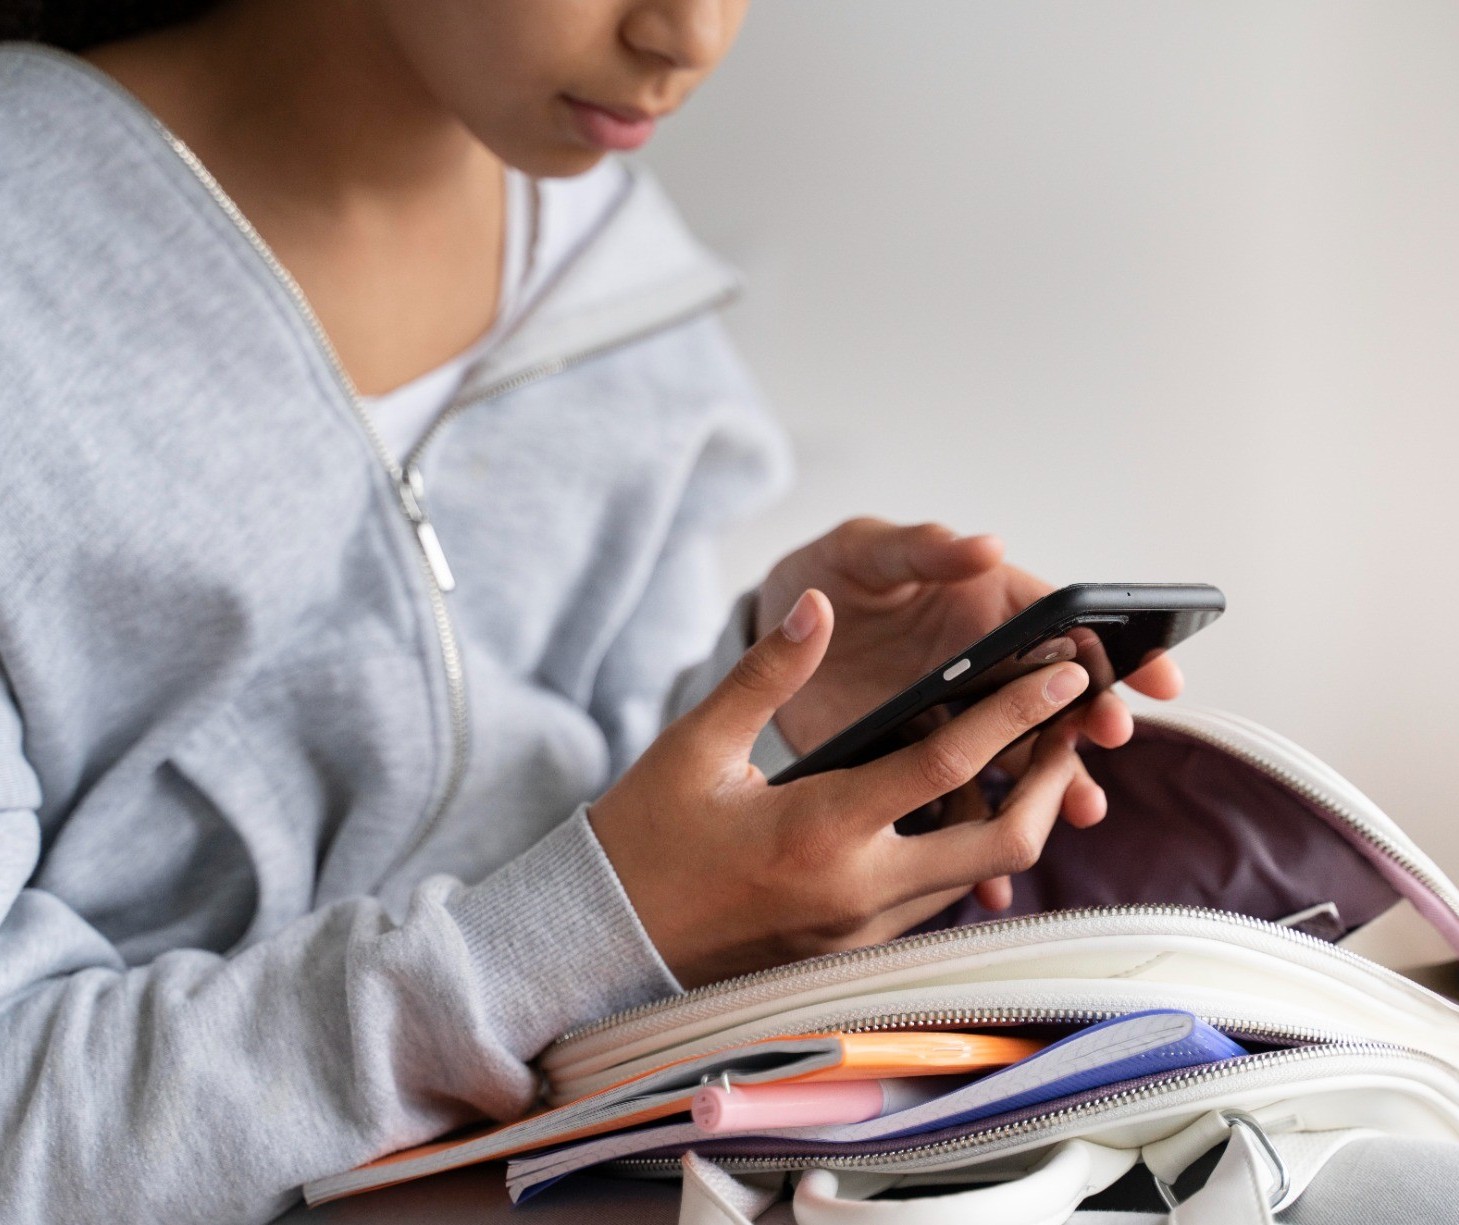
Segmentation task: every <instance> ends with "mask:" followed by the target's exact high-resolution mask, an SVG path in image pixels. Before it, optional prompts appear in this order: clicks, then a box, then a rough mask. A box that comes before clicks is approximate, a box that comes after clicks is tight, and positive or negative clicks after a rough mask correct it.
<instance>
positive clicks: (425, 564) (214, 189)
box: [30, 46, 738, 876]
mask: <svg viewBox="0 0 1459 1225" xmlns="http://www.w3.org/2000/svg"><path fill="white" fill-rule="evenodd" d="M30 51H31V53H32V54H35V55H39V56H42V57H44V58H47V59H52V60H56V61H58V62H60V63H62V64H64V65H66V67H68V68H70V69H72V70H76V69H78V68H79V69H80V70H81V71H83V72H85V73H86V74H87V75H89V76H91V77H92V78H93V79H95V80H96V81H97V82H98V83H99V84H100V85H101V86H102V87H103V88H105V89H107V90H108V91H109V92H110V93H111V94H113V95H114V96H115V97H117V98H118V99H119V100H120V101H121V102H122V103H123V104H125V105H126V106H128V107H129V108H132V109H134V110H136V111H139V112H140V113H141V114H142V115H143V117H144V118H145V119H146V120H147V122H148V123H150V124H151V126H152V127H153V128H154V129H155V130H156V131H157V132H158V133H159V134H160V135H161V136H162V138H163V140H165V141H166V142H167V145H168V147H169V148H170V149H171V150H172V152H173V153H174V154H175V155H176V156H177V158H178V160H180V161H181V162H182V163H183V165H184V166H186V167H187V169H188V170H189V171H191V173H192V175H193V177H194V178H196V179H197V181H198V182H199V183H200V184H201V185H202V187H203V189H204V190H205V191H207V193H208V195H210V196H211V197H212V198H213V201H214V203H216V204H217V206H218V207H219V208H220V209H222V211H223V213H224V214H225V215H226V216H227V217H228V219H229V220H230V221H232V223H233V225H234V227H235V228H236V229H237V230H238V232H239V233H240V234H242V235H243V237H244V239H246V240H247V242H248V244H249V246H250V247H252V248H253V250H254V252H255V253H256V254H257V255H258V257H259V258H260V259H261V260H262V261H263V262H264V264H265V266H267V268H268V269H269V271H270V272H272V273H273V275H274V277H275V279H276V280H277V281H278V282H279V284H280V285H282V286H283V288H284V290H285V292H287V294H288V295H289V298H290V300H291V301H292V302H293V304H294V307H295V309H296V310H297V311H298V312H299V315H300V317H301V318H302V319H303V320H304V323H305V324H306V326H307V327H308V329H309V332H310V334H311V335H312V336H313V338H314V341H315V343H316V344H317V345H318V346H319V350H320V352H321V353H323V355H324V357H325V359H326V362H327V364H328V365H329V367H330V369H331V371H332V372H333V374H334V378H335V381H336V383H337V384H338V385H339V388H340V390H341V391H342V392H343V393H344V398H345V400H346V402H347V403H348V404H349V407H350V410H351V412H352V413H353V414H354V418H355V420H356V422H357V423H358V424H359V426H360V428H361V429H362V430H363V431H364V434H365V437H366V438H367V439H368V440H369V443H370V447H371V449H372V450H373V451H374V452H375V455H376V457H377V458H378V459H379V461H380V463H381V464H382V465H383V466H384V468H385V471H386V473H387V474H388V475H389V477H390V481H391V484H392V486H393V487H394V491H395V497H396V500H397V502H398V503H399V505H400V509H401V511H402V513H403V514H404V515H405V517H406V519H407V520H408V521H409V523H410V525H411V528H412V530H413V531H414V534H415V538H416V543H417V545H418V546H419V549H420V558H421V569H422V572H423V574H424V576H425V580H426V589H427V596H428V598H429V602H430V608H431V620H432V622H433V623H434V625H435V630H436V637H437V640H438V643H439V646H440V652H441V663H442V670H443V674H444V677H445V682H446V704H447V710H448V718H449V723H450V728H451V758H450V765H449V768H448V770H447V774H446V780H445V783H444V784H443V785H442V787H441V790H440V794H439V796H438V798H437V800H436V802H435V804H434V805H432V807H431V809H430V810H429V812H428V815H427V816H426V818H425V820H424V821H423V822H422V823H421V825H420V826H419V828H418V829H417V831H416V833H415V835H414V836H413V837H412V838H411V840H410V842H409V843H408V844H407V845H406V847H405V849H404V850H403V851H402V852H401V853H400V854H399V855H397V856H396V857H395V859H394V860H393V861H392V863H391V865H390V867H389V868H388V869H386V872H385V873H384V875H387V876H388V875H389V873H390V872H392V871H394V870H395V868H397V867H398V866H399V865H400V864H401V863H403V862H405V861H406V860H407V859H409V858H410V856H411V855H413V854H414V853H415V852H416V850H418V849H419V848H420V846H421V844H422V843H424V842H425V841H426V840H427V839H428V838H429V837H430V835H431V833H432V832H433V831H434V830H435V829H436V827H437V826H438V825H439V824H440V822H441V820H442V818H443V817H444V816H445V814H446V810H447V809H448V808H449V807H450V805H451V802H452V801H453V800H454V799H455V798H456V795H457V793H458V792H459V791H460V789H461V784H462V782H463V781H464V780H465V777H466V770H467V767H468V765H469V764H470V756H471V752H470V750H471V717H470V709H469V707H468V705H467V700H466V673H465V668H464V667H463V664H462V658H461V647H460V642H459V640H458V638H457V635H456V628H455V625H454V623H453V622H452V620H451V613H450V609H449V608H448V607H447V605H446V598H445V597H446V594H447V593H449V592H450V591H452V590H454V589H455V586H456V579H455V575H454V574H453V573H452V571H451V566H450V562H449V561H448V560H447V557H446V553H445V550H444V549H443V548H442V546H441V541H440V537H439V536H438V535H437V534H436V529H435V526H434V524H432V523H431V520H430V517H429V515H428V514H427V513H426V507H425V482H424V480H423V479H422V477H421V472H420V459H421V457H422V456H423V455H424V453H425V451H426V448H427V447H428V446H429V445H430V443H431V442H432V441H433V440H434V439H435V438H436V437H437V435H439V433H440V432H441V430H442V428H443V427H444V426H445V425H446V424H447V423H448V422H450V421H451V420H453V419H454V418H455V417H457V416H458V415H459V414H460V413H462V412H464V411H465V410H466V409H468V408H471V407H473V406H475V405H478V404H481V403H483V402H485V401H488V400H493V399H496V398H497V397H498V396H503V395H507V394H509V393H511V392H513V391H516V390H517V389H518V388H521V387H525V386H527V385H528V384H530V383H535V382H538V381H539V380H541V379H545V378H548V377H550V376H551V375H554V374H558V373H560V372H562V371H564V370H567V369H569V368H571V367H573V366H575V365H578V364H579V363H581V362H585V361H589V360H591V359H592V358H594V357H598V356H601V355H603V354H605V353H608V352H611V351H612V350H614V349H617V348H621V347H622V346H625V345H629V344H633V343H635V342H636V341H639V340H643V339H646V338H647V337H649V336H652V335H654V334H655V333H657V332H660V331H665V330H667V329H669V328H672V327H675V326H677V325H678V324H680V323H683V322H687V321H688V320H689V319H692V318H694V317H695V316H697V315H700V314H704V313H707V312H709V311H712V310H716V309H718V308H719V307H721V306H723V305H725V304H726V303H727V302H729V301H730V300H731V299H732V298H734V297H735V296H736V294H737V292H738V290H737V287H735V286H729V287H727V288H725V289H723V290H721V291H720V292H718V293H716V294H712V295H705V296H703V297H702V298H700V299H699V300H698V301H696V302H694V303H693V304H691V305H690V306H688V307H686V308H684V309H682V310H680V311H677V312H672V313H671V314H669V315H666V316H660V317H659V318H657V319H655V320H654V321H653V323H652V324H650V325H646V326H644V327H641V328H638V329H636V330H633V331H630V332H626V333H619V334H617V335H615V336H614V337H613V339H611V340H608V341H604V342H601V343H599V344H596V345H591V346H588V347H587V348H584V349H582V350H580V351H577V352H574V353H571V354H568V355H566V356H563V357H557V358H552V359H550V360H547V361H543V362H540V363H538V364H536V365H534V366H531V367H529V368H527V369H525V370H522V371H520V372H518V373H517V374H514V375H511V376H509V377H507V378H504V379H501V380H499V381H498V382H496V383H493V384H491V385H489V386H487V387H485V388H483V389H482V390H481V391H480V392H477V393H475V394H473V395H471V396H469V397H467V398H466V399H464V400H462V401H459V402H457V403H453V404H448V405H447V406H446V407H445V408H444V409H442V410H441V411H440V412H439V413H437V414H436V416H435V418H434V419H433V420H432V421H431V423H430V425H429V426H428V427H427V428H426V432H425V434H423V435H422V436H421V438H420V439H419V440H418V441H417V442H416V443H415V445H414V446H412V447H411V448H410V450H409V451H408V452H407V453H406V455H405V458H404V459H403V460H397V459H396V458H395V456H394V455H393V454H392V453H391V451H390V448H389V447H388V446H387V445H386V444H385V440H384V438H383V437H381V435H380V431H379V430H378V429H376V427H375V422H374V419H373V418H372V417H371V416H370V414H369V412H368V411H367V410H366V408H365V406H364V403H363V402H362V401H361V399H360V393H359V390H358V388H356V387H355V385H354V381H353V380H352V379H351V378H350V376H349V373H348V372H347V371H346V370H345V368H344V364H343V362H341V361H340V358H339V354H338V352H336V350H335V347H334V344H333V342H332V341H331V340H330V339H329V336H328V334H327V333H326V332H325V330H324V325H323V324H321V323H320V322H319V316H318V315H316V314H315V313H314V308H313V306H311V305H310V303H309V299H308V298H307V297H305V295H304V291H303V290H302V289H301V288H300V287H299V283H298V282H297V281H296V280H295V279H294V277H293V275H292V274H291V273H290V272H289V270H288V269H287V268H285V267H284V266H283V264H281V263H280V262H279V259H278V257H277V256H276V255H275V254H274V253H273V250H272V249H271V248H270V247H269V245H268V244H267V243H266V242H265V241H264V240H263V236H262V235H260V234H259V232H258V230H257V229H255V228H254V225H253V223H252V222H251V221H249V220H248V218H247V217H245V216H244V214H243V211H242V210H241V209H240V208H239V207H238V205H237V204H235V203H234V202H233V199H232V198H231V197H230V196H229V195H228V193H227V192H225V191H224V190H223V188H222V187H221V185H220V184H219V183H218V181H217V179H215V178H214V177H213V174H212V172H211V171H209V170H208V168H207V167H206V166H204V165H203V163H202V161H201V160H200V159H199V158H198V156H197V154H196V153H194V152H193V151H192V149H191V148H189V147H188V145H187V144H185V143H184V142H183V141H182V140H181V139H180V138H179V137H177V136H176V135H174V134H173V133H172V131H171V130H169V129H168V128H167V126H166V125H165V124H163V123H162V121H161V120H160V119H158V118H157V116H156V115H154V114H152V112H151V111H149V110H148V109H147V108H146V107H145V106H143V105H142V103H141V102H140V101H138V99H137V98H136V97H135V96H134V95H133V94H132V93H131V92H130V91H128V90H127V89H125V88H124V87H123V86H122V85H120V84H119V83H118V82H117V81H116V80H114V79H113V78H112V77H111V76H109V75H108V74H107V73H105V72H102V71H101V70H100V69H98V68H95V67H93V66H92V65H91V64H90V63H88V62H87V61H86V60H83V59H80V58H79V57H76V56H72V55H69V54H65V53H63V52H60V51H58V50H56V49H54V48H51V47H47V46H36V47H33V48H30Z"/></svg>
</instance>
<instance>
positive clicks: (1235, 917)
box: [550, 710, 1459, 1049]
mask: <svg viewBox="0 0 1459 1225" xmlns="http://www.w3.org/2000/svg"><path fill="white" fill-rule="evenodd" d="M1212 719H1213V717H1212V716H1210V715H1207V714H1205V713H1202V714H1200V715H1194V714H1193V713H1191V712H1186V713H1184V714H1175V713H1173V712H1172V713H1166V712H1161V713H1159V714H1152V713H1148V712H1146V711H1143V710H1142V711H1141V712H1140V713H1139V714H1138V715H1137V716H1136V722H1137V723H1138V724H1143V725H1148V726H1151V727H1155V728H1162V729H1165V730H1169V731H1174V732H1178V733H1180V734H1182V735H1186V736H1189V737H1191V738H1192V739H1195V740H1200V741H1202V742H1204V743H1207V744H1209V745H1211V746H1212V747H1214V748H1218V749H1221V750H1222V751H1224V752H1227V753H1229V754H1231V756H1233V757H1235V758H1237V759H1238V760H1240V761H1243V762H1245V763H1246V764H1247V765H1250V766H1252V767H1253V768H1255V769H1257V770H1260V771H1261V772H1262V773H1264V774H1267V775H1268V776H1270V777H1272V778H1275V779H1276V780H1277V781H1279V782H1281V783H1282V784H1283V785H1285V786H1287V787H1288V788H1290V789H1291V790H1293V791H1295V792H1297V793H1298V794H1300V795H1301V796H1302V797H1303V798H1304V799H1306V800H1307V801H1308V802H1310V803H1311V804H1313V805H1314V806H1316V807H1318V808H1320V809H1321V810H1322V811H1323V812H1324V813H1326V814H1329V815H1330V816H1331V817H1332V818H1333V819H1334V820H1335V821H1337V822H1338V823H1339V824H1341V825H1342V827H1343V828H1344V829H1345V830H1347V831H1349V832H1350V833H1351V834H1352V835H1353V836H1355V837H1357V838H1359V839H1361V840H1362V841H1364V842H1366V843H1367V844H1368V845H1369V846H1371V847H1373V848H1374V849H1375V850H1377V851H1378V852H1379V853H1380V854H1382V855H1383V856H1384V857H1386V858H1387V859H1389V860H1391V861H1392V862H1394V863H1395V864H1397V865H1398V866H1399V867H1400V868H1402V869H1403V871H1404V872H1406V873H1408V874H1409V875H1411V876H1412V877H1413V878H1414V879H1416V880H1418V881H1419V882H1420V883H1421V884H1423V885H1424V886H1425V887H1426V888H1428V889H1430V890H1431V891H1432V892H1433V893H1435V894H1436V895H1437V896H1439V897H1440V898H1441V899H1442V900H1443V901H1444V902H1445V904H1446V905H1448V906H1449V907H1450V908H1451V909H1453V910H1455V911H1459V893H1456V891H1455V889H1454V887H1453V886H1452V885H1450V884H1449V883H1448V882H1447V881H1445V880H1443V879H1441V878H1438V877H1435V876H1434V875H1433V874H1432V873H1431V872H1429V871H1428V870H1426V869H1425V868H1424V867H1422V866H1421V865H1419V864H1418V863H1416V862H1415V861H1414V860H1413V859H1412V857H1411V856H1409V855H1408V854H1407V853H1406V852H1405V850H1404V849H1403V848H1402V847H1401V846H1399V845H1398V844H1397V843H1395V842H1394V841H1392V840H1391V839H1389V838H1386V837H1384V836H1383V835H1382V834H1381V833H1379V832H1378V831H1377V830H1374V829H1372V828H1371V827H1370V826H1369V825H1368V824H1367V823H1366V822H1364V821H1362V820H1361V818H1359V817H1357V816H1355V815H1354V814H1353V813H1351V812H1350V811H1348V809H1347V808H1345V807H1344V806H1343V805H1342V804H1341V803H1340V802H1339V801H1338V800H1337V799H1334V798H1333V797H1332V796H1331V795H1329V794H1328V793H1327V792H1325V791H1324V790H1323V789H1321V788H1319V787H1318V786H1316V785H1315V784H1314V783H1312V782H1311V781H1310V780H1308V779H1305V778H1303V777H1302V776H1301V775H1299V774H1296V773H1295V772H1293V771H1292V770H1291V769H1289V768H1288V767H1286V766H1284V765H1283V764H1282V763H1281V762H1280V761H1277V760H1274V759H1273V757H1272V756H1271V755H1270V754H1266V753H1262V752H1261V751H1260V750H1259V749H1258V748H1257V747H1256V745H1255V744H1254V743H1253V742H1254V741H1255V740H1256V737H1255V736H1254V735H1253V734H1251V733H1247V734H1246V735H1245V736H1243V737H1241V738H1237V737H1236V736H1235V734H1234V733H1225V734H1223V733H1222V732H1221V731H1218V730H1213V729H1212V728H1211V727H1210V726H1208V724H1209V723H1210V722H1211V721H1212ZM1100 915H1168V916H1171V917H1182V918H1205V919H1218V920H1220V921H1222V922H1227V923H1235V924H1239V925H1241V926H1245V927H1253V928H1259V929H1261V930H1263V931H1267V932H1270V933H1272V934H1274V935H1279V936H1281V937H1285V938H1288V939H1295V940H1296V941H1298V942H1299V943H1300V944H1302V945H1305V946H1306V947H1308V948H1320V949H1321V950H1322V951H1323V952H1324V953H1325V954H1327V955H1329V956H1333V957H1337V958H1339V959H1341V960H1343V961H1346V962H1348V963H1349V964H1353V965H1360V966H1362V967H1364V968H1365V969H1368V970H1371V969H1372V968H1373V965H1372V963H1371V962H1369V961H1368V960H1367V959H1366V958H1363V957H1360V956H1358V955H1357V954H1356V953H1352V952H1349V951H1348V950H1347V949H1343V948H1339V947H1338V946H1336V945H1334V944H1331V943H1329V942H1328V941H1325V940H1321V939H1319V938H1318V937H1316V936H1310V935H1308V934H1307V933H1306V932H1301V931H1297V930H1295V929H1293V928H1288V927H1282V926H1281V925H1279V924H1275V923H1270V922H1268V921H1267V920H1265V919H1257V918H1254V917H1252V916H1250V915H1243V914H1238V913H1236V912H1234V911H1223V910H1212V909H1209V908H1205V907H1195V906H1178V905H1168V904H1153V905H1126V906H1103V907H1085V908H1081V909H1077V910H1064V911H1056V912H1051V913H1046V914H1033V915H1021V916H1018V917H1016V918H1009V919H992V920H989V921H987V922H983V923H976V924H971V925H968V926H964V927H953V928H946V929H943V930H941V931H934V932H923V933H921V934H919V935H915V936H904V937H902V938H900V939H898V940H892V941H889V942H888V943H886V944H881V945H871V946H868V947H863V948H858V949H848V950H846V951H843V952H839V953H827V954H823V955H822V956H820V957H813V958H810V959H808V960H805V961H799V962H794V963H792V964H790V965H786V966H771V967H769V968H768V969H764V970H755V971H752V972H750V973H747V974H741V975H738V976H737V977H735V978H729V979H725V980H723V981H721V982H715V983H708V984H706V985H704V986H702V987H696V988H694V989H693V990H691V991H688V992H685V993H684V994H683V995H679V996H673V997H670V998H667V999H660V1000H651V1001H649V1002H647V1003H644V1004H640V1005H638V1006H636V1007H634V1008H630V1009H626V1010H624V1011H623V1012H619V1013H615V1014H613V1015H612V1016H608V1017H603V1018H600V1019H599V1020H597V1021H591V1022H588V1023H586V1024H584V1025H580V1026H578V1027H577V1028H575V1029H572V1030H569V1031H568V1032H567V1033H565V1034H563V1035H562V1036H561V1037H560V1038H558V1039H557V1041H556V1042H554V1043H553V1044H552V1048H550V1049H557V1048H561V1047H563V1046H566V1045H567V1044H568V1043H570V1042H573V1041H576V1040H578V1039H581V1038H587V1037H590V1036H592V1035H594V1034H597V1033H601V1032H603V1031H605V1030H608V1029H612V1028H616V1027H617V1026H619V1025H623V1024H627V1023H629V1022H634V1021H641V1020H644V1019H646V1018H648V1017H650V1016H653V1015H654V1014H656V1013H661V1012H668V1011H671V1010H676V1009H678V1008H680V1007H682V1006H684V1005H693V1004H696V1003H699V1002H700V1001H703V1000H706V999H712V998H714V997H716V996H719V995H721V994H730V993H735V992H739V991H743V990H747V989H755V988H758V987H769V986H773V985H775V984H776V983H779V982H788V981H792V980H794V979H796V978H799V977H801V976H802V975H804V974H807V973H814V972H816V971H819V970H825V969H831V968H840V967H844V966H847V965H856V964H859V963H861V962H866V961H874V960H879V959H881V958H882V957H883V956H885V953H884V950H886V949H895V950H897V951H907V950H916V949H924V948H936V947H937V946H938V945H941V944H946V943H949V942H952V941H955V940H959V939H962V938H964V937H965V936H966V934H967V933H968V932H970V931H977V932H979V933H986V934H989V935H1001V934H1004V933H1007V932H1011V931H1017V930H1020V929H1023V928H1027V927H1031V926H1038V925H1041V924H1043V923H1047V922H1052V921H1064V920H1077V919H1083V918H1092V917H1096V916H1100Z"/></svg>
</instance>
